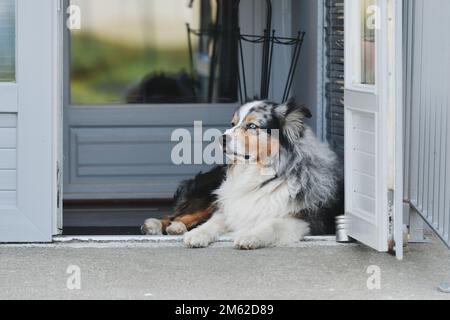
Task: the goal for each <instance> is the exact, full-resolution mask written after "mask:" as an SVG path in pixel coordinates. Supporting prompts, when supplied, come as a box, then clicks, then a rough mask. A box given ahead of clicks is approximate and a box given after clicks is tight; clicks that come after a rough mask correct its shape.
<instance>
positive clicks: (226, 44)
mask: <svg viewBox="0 0 450 320" xmlns="http://www.w3.org/2000/svg"><path fill="white" fill-rule="evenodd" d="M238 3H239V1H238V0H200V1H188V0H127V1H124V0H71V1H70V4H71V5H77V6H79V8H80V13H81V29H79V30H72V31H71V35H70V55H71V57H70V72H71V75H70V88H71V104H72V105H112V104H139V103H232V102H235V101H237V81H236V80H237V75H238V73H237V70H238V50H237V49H238V47H237V40H236V41H233V39H231V37H229V36H221V35H223V34H224V33H226V31H227V30H228V31H230V32H233V31H235V30H237V27H238V16H239V15H238V14H237V10H238ZM187 23H189V24H190V26H191V28H193V29H194V30H195V31H197V30H199V29H202V30H205V31H207V30H220V32H219V33H218V34H220V36H218V37H216V36H213V35H212V34H208V33H206V34H203V35H199V34H196V33H190V36H188V29H187ZM215 28H217V29H215ZM228 34H230V33H228Z"/></svg>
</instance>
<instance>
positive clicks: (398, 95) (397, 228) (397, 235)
mask: <svg viewBox="0 0 450 320" xmlns="http://www.w3.org/2000/svg"><path fill="white" fill-rule="evenodd" d="M390 2H391V5H392V6H393V15H394V16H393V23H394V27H393V30H394V39H393V40H394V46H393V51H394V52H393V53H392V54H393V55H394V57H395V58H394V64H395V65H394V66H393V67H394V68H395V71H394V75H395V88H394V91H395V105H394V107H395V119H396V121H395V186H394V188H395V189H394V217H393V218H394V241H395V252H396V256H397V259H399V260H402V259H403V239H404V237H403V229H404V228H403V225H404V221H403V206H404V204H403V194H404V192H403V187H404V185H403V182H404V177H403V173H404V170H403V166H404V155H405V153H404V145H403V141H404V140H403V133H404V123H403V122H404V114H403V113H404V108H403V106H404V101H403V100H404V91H403V62H404V61H403V60H404V56H403V43H404V41H403V1H402V0H396V1H394V0H390Z"/></svg>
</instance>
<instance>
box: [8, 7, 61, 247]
mask: <svg viewBox="0 0 450 320" xmlns="http://www.w3.org/2000/svg"><path fill="white" fill-rule="evenodd" d="M56 4H57V1H55V0H41V1H35V0H20V1H14V0H2V1H0V6H1V8H0V9H2V10H0V15H1V16H0V18H1V19H0V45H2V46H3V47H2V50H0V62H1V63H0V242H35V241H36V242H37V241H39V242H46V241H51V238H52V220H53V217H52V215H53V213H54V211H53V210H54V209H55V206H56V200H55V199H56V197H55V196H54V192H53V191H54V190H56V188H55V183H54V176H55V170H54V169H55V161H54V157H53V155H54V149H53V147H54V144H53V139H54V136H53V134H54V122H53V121H54V117H53V114H54V110H55V109H54V108H55V103H56V98H55V97H56V95H55V90H54V88H55V87H56V86H55V74H56V72H55V71H56V69H55V65H56V63H55V61H56V60H57V59H56V56H55V54H54V52H55V50H54V48H55V42H54V37H53V35H54V31H55V28H54V26H55V23H56V19H55V16H56V8H57V7H56ZM5 44H6V46H5ZM5 48H7V49H5ZM5 61H6V63H5ZM2 63H3V64H2Z"/></svg>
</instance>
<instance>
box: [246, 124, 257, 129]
mask: <svg viewBox="0 0 450 320" xmlns="http://www.w3.org/2000/svg"><path fill="white" fill-rule="evenodd" d="M247 129H250V130H256V129H258V126H257V125H256V124H254V123H249V124H248V125H247Z"/></svg>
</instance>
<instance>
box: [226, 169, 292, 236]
mask: <svg viewBox="0 0 450 320" xmlns="http://www.w3.org/2000/svg"><path fill="white" fill-rule="evenodd" d="M272 178H273V176H272V177H271V176H267V175H262V174H261V172H260V168H258V166H255V165H237V166H235V167H234V168H232V169H230V171H229V172H228V175H227V179H226V180H225V182H224V183H223V184H222V186H221V187H220V188H219V190H217V195H218V203H219V207H220V210H221V211H222V213H223V214H224V216H225V223H226V226H227V228H228V229H229V230H230V231H231V232H239V231H245V230H247V229H249V228H252V227H253V226H255V225H256V224H259V223H261V222H264V221H265V220H267V219H273V218H284V217H287V216H289V215H290V214H292V213H294V210H295V208H294V204H293V202H292V201H291V200H290V196H289V190H288V187H287V184H286V183H284V182H283V181H279V180H274V181H272V182H270V183H268V184H266V185H264V183H265V182H266V181H268V180H271V179H272Z"/></svg>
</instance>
